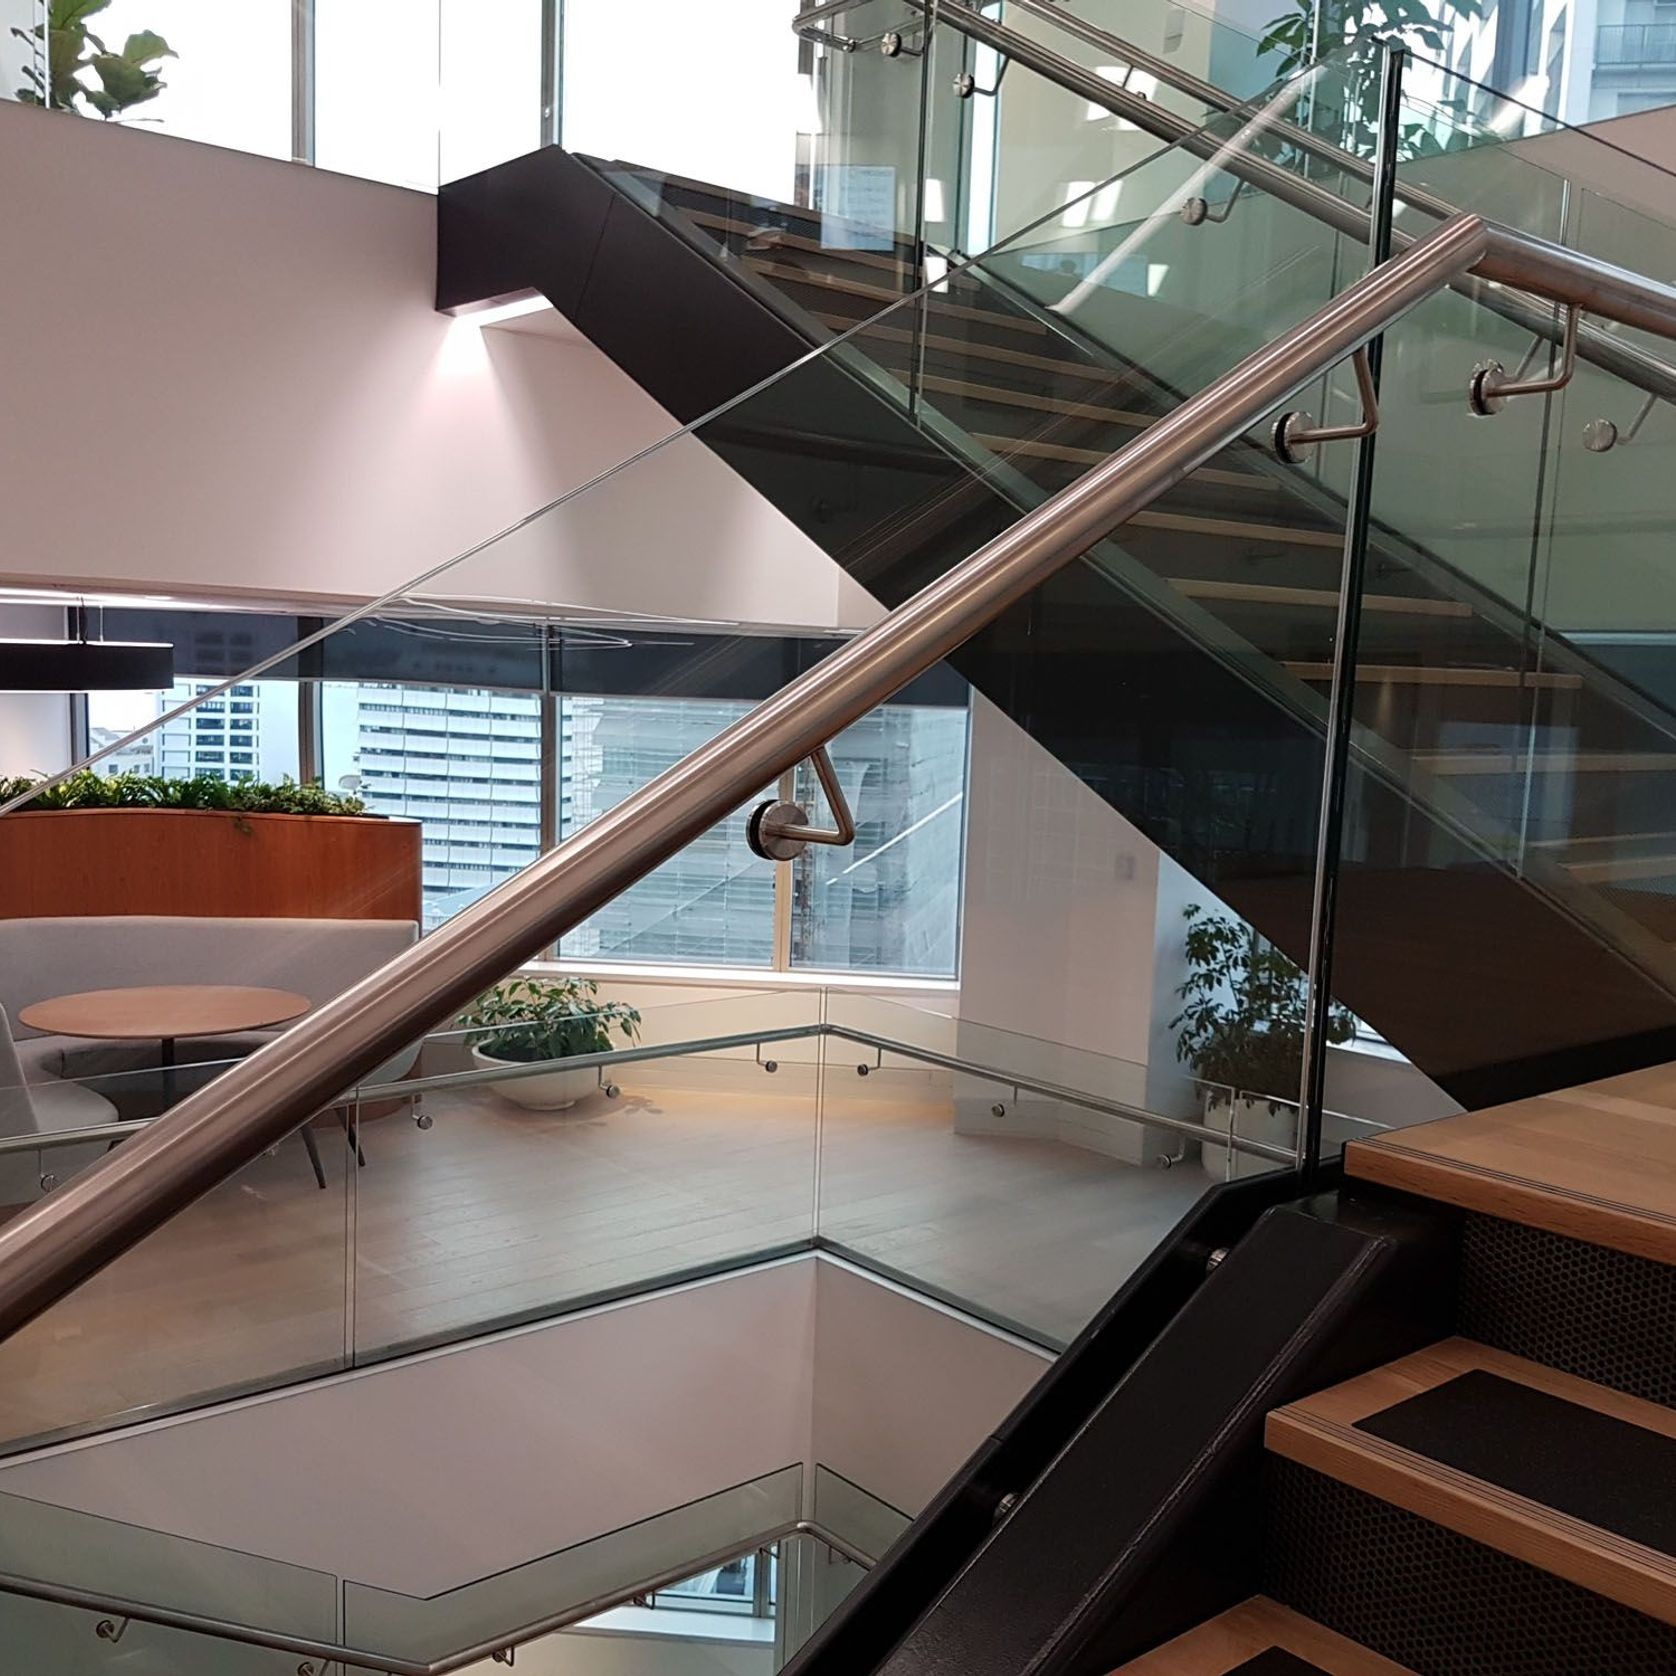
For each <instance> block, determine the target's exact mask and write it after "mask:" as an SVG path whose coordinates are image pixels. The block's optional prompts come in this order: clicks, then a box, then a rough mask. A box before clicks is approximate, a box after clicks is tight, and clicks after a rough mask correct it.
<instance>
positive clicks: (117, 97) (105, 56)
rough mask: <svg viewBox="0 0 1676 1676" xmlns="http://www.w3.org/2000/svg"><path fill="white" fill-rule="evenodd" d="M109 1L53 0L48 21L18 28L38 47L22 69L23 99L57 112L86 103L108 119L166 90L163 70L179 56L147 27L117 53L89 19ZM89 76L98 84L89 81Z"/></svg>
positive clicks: (20, 91)
mask: <svg viewBox="0 0 1676 1676" xmlns="http://www.w3.org/2000/svg"><path fill="white" fill-rule="evenodd" d="M110 3H111V0H50V4H49V5H48V7H47V15H46V20H45V21H44V22H42V23H38V24H36V25H35V27H34V28H33V29H18V28H13V30H12V33H13V34H14V35H15V36H16V37H17V38H18V39H19V40H20V41H22V42H24V43H25V44H26V45H27V46H29V47H31V48H32V49H33V50H34V54H35V59H36V62H35V63H34V64H26V65H24V67H23V79H24V81H25V82H26V83H27V84H28V85H27V86H25V87H20V88H19V89H18V90H17V98H18V99H19V100H20V101H21V102H22V103H24V104H26V105H45V106H46V107H47V108H48V109H49V110H56V111H80V110H81V108H82V104H85V105H86V106H87V108H88V109H89V110H94V111H97V112H98V113H99V115H100V116H102V117H104V118H106V120H107V121H108V120H109V119H110V118H112V117H118V116H121V115H123V114H124V113H125V112H126V111H128V110H129V109H130V108H131V107H132V106H134V105H143V104H145V103H146V102H147V101H148V100H151V99H155V98H156V97H157V95H158V94H159V93H161V92H162V91H163V89H164V87H165V86H166V85H167V84H166V83H165V82H164V80H163V78H162V76H161V75H160V74H159V68H160V66H161V65H162V63H163V60H164V59H165V58H174V57H176V56H177V54H176V53H175V51H174V50H173V48H171V47H170V45H169V43H168V42H167V41H165V40H164V39H163V37H162V36H161V35H159V34H157V33H156V32H155V31H154V30H150V29H142V30H140V31H138V32H137V33H136V34H133V35H130V36H129V37H128V39H127V40H126V41H124V42H123V44H122V50H121V51H120V52H116V51H113V50H112V49H111V47H110V46H109V45H108V44H107V43H106V42H105V41H104V40H102V39H101V38H100V37H99V36H97V35H95V34H94V33H93V31H92V30H91V29H89V28H88V26H87V23H88V19H89V18H92V17H97V16H98V15H99V13H100V12H102V11H104V10H105V9H106V8H107V7H108V6H109V5H110ZM43 64H44V66H45V67H44V68H42V65H43ZM88 75H91V76H92V77H93V79H94V81H95V82H97V84H98V85H97V86H95V85H93V83H92V82H89V81H88V80H86V79H85V77H87V76H88ZM78 101H81V103H78Z"/></svg>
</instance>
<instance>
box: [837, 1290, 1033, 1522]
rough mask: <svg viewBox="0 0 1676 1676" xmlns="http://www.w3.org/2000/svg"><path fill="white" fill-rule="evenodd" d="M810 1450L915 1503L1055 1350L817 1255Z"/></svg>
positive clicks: (882, 1492)
mask: <svg viewBox="0 0 1676 1676" xmlns="http://www.w3.org/2000/svg"><path fill="white" fill-rule="evenodd" d="M815 1321H816V1332H815V1358H816V1360H815V1377H814V1381H813V1386H812V1393H813V1402H814V1406H813V1423H812V1425H811V1436H812V1440H813V1441H812V1451H813V1458H814V1459H815V1460H817V1461H819V1462H820V1463H821V1464H822V1465H823V1466H827V1467H830V1468H831V1469H832V1470H833V1471H834V1472H838V1473H842V1474H843V1475H844V1477H846V1478H848V1479H849V1480H851V1482H853V1483H855V1484H859V1485H860V1486H861V1488H862V1489H864V1490H866V1491H867V1492H868V1494H870V1495H873V1496H877V1497H878V1498H879V1499H880V1500H882V1501H886V1502H889V1503H890V1504H891V1505H892V1506H893V1507H896V1508H899V1509H901V1510H902V1511H903V1512H905V1513H918V1512H919V1511H920V1509H921V1508H922V1507H924V1506H925V1504H926V1503H927V1502H928V1501H929V1500H930V1499H931V1498H932V1496H933V1495H935V1494H936V1493H937V1491H938V1490H939V1489H940V1488H941V1487H942V1486H943V1484H944V1482H945V1481H946V1480H947V1479H948V1477H949V1475H950V1474H951V1473H952V1472H953V1471H954V1470H955V1468H956V1467H958V1466H959V1465H960V1464H961V1462H962V1461H964V1460H965V1459H966V1457H967V1456H968V1455H969V1454H971V1452H972V1451H973V1450H974V1449H975V1448H977V1446H978V1444H979V1443H981V1442H982V1441H983V1439H984V1437H985V1436H986V1435H987V1434H988V1433H989V1432H990V1431H991V1430H992V1429H993V1428H994V1426H995V1425H996V1423H997V1422H998V1421H999V1420H1000V1419H1001V1418H1002V1417H1003V1416H1004V1415H1005V1414H1007V1413H1008V1411H1009V1410H1011V1408H1012V1407H1013V1405H1014V1404H1015V1403H1016V1402H1017V1401H1018V1400H1019V1398H1020V1397H1022V1396H1023V1395H1024V1393H1025V1392H1026V1391H1028V1390H1029V1389H1030V1387H1031V1386H1032V1385H1034V1384H1035V1382H1036V1381H1037V1380H1038V1379H1039V1378H1040V1377H1041V1375H1042V1372H1043V1370H1044V1369H1045V1368H1046V1366H1047V1364H1048V1362H1049V1361H1050V1360H1051V1358H1050V1357H1049V1356H1048V1355H1047V1354H1046V1353H1045V1352H1044V1351H1042V1350H1039V1349H1037V1348H1035V1347H1034V1346H1027V1345H1024V1344H1022V1343H1019V1342H1016V1341H1014V1340H1012V1339H1007V1338H1003V1337H1002V1336H1001V1335H999V1334H997V1333H987V1332H979V1331H976V1330H975V1329H974V1328H973V1327H972V1326H971V1324H970V1323H969V1322H967V1321H965V1320H964V1319H962V1318H961V1317H959V1316H957V1315H954V1314H953V1313H952V1312H950V1311H948V1310H945V1309H942V1308H940V1307H939V1306H938V1305H936V1304H930V1303H927V1302H925V1301H924V1300H923V1299H920V1298H916V1297H914V1296H912V1295H911V1294H909V1293H907V1292H904V1291H900V1290H898V1289H897V1288H895V1287H891V1286H886V1285H883V1284H881V1283H880V1282H878V1281H876V1280H872V1279H870V1278H867V1277H865V1276H863V1275H860V1274H858V1273H857V1272H856V1271H854V1270H853V1269H851V1268H849V1267H848V1266H847V1265H845V1264H841V1263H835V1262H822V1263H820V1264H819V1266H818V1269H817V1273H816V1281H815Z"/></svg>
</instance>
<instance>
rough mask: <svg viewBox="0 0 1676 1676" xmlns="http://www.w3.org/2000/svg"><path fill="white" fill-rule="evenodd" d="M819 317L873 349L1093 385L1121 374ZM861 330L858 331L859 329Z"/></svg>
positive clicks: (1083, 363) (984, 345) (909, 331)
mask: <svg viewBox="0 0 1676 1676" xmlns="http://www.w3.org/2000/svg"><path fill="white" fill-rule="evenodd" d="M815 319H817V320H818V321H820V323H821V324H822V325H823V326H830V327H831V328H832V329H833V330H834V331H835V332H844V333H850V332H852V331H853V337H852V339H851V341H852V342H854V343H855V344H857V345H858V346H859V347H860V348H862V349H867V350H869V351H870V350H871V346H872V345H874V344H877V343H896V344H903V345H905V346H908V347H910V348H911V347H913V346H914V345H915V344H918V345H919V346H921V347H923V348H925V349H935V350H945V351H950V352H952V353H954V354H957V355H962V356H965V357H968V358H969V359H972V360H978V361H994V362H995V363H996V364H997V365H1000V366H1008V367H1028V368H1030V369H1031V370H1032V371H1035V372H1051V373H1054V374H1056V375H1058V376H1060V377H1063V378H1082V379H1086V380H1087V381H1088V382H1089V383H1091V384H1110V383H1112V382H1114V380H1115V379H1116V378H1117V377H1118V376H1119V375H1117V374H1114V373H1113V371H1112V369H1111V368H1110V367H1102V366H1098V365H1096V364H1095V363H1094V362H1092V361H1064V360H1060V359H1059V358H1058V357H1057V356H1053V355H1034V354H1032V353H1031V352H1030V351H1029V350H1027V349H1008V348H1007V347H1006V346H1005V345H1003V344H998V343H977V342H974V341H973V340H972V339H970V338H951V337H945V336H943V335H942V334H941V333H939V332H923V333H915V332H914V330H913V329H912V328H911V327H908V326H881V325H879V324H878V323H877V322H875V321H871V320H862V321H856V320H852V319H849V318H848V317H847V316H845V315H842V314H823V313H821V312H820V311H819V310H817V311H816V312H815ZM858 327H859V330H855V328H858Z"/></svg>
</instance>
